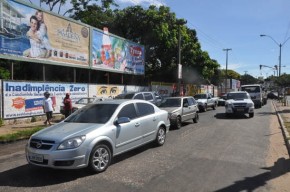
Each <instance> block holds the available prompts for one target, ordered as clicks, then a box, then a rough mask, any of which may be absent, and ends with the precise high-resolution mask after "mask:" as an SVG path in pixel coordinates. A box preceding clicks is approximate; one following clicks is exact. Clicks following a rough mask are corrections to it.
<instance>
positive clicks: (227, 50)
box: [223, 49, 232, 93]
mask: <svg viewBox="0 0 290 192" xmlns="http://www.w3.org/2000/svg"><path fill="white" fill-rule="evenodd" d="M231 50H232V49H223V51H226V52H227V54H226V87H225V93H227V92H228V91H227V89H228V52H229V51H231Z"/></svg>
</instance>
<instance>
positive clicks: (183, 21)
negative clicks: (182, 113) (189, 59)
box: [177, 19, 187, 96]
mask: <svg viewBox="0 0 290 192" xmlns="http://www.w3.org/2000/svg"><path fill="white" fill-rule="evenodd" d="M186 23H187V21H186V20H183V19H179V20H177V25H178V64H177V73H178V74H177V77H178V92H179V96H180V94H181V91H180V90H181V80H182V64H181V32H180V27H181V26H182V25H184V24H186Z"/></svg>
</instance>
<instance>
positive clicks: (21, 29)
mask: <svg viewBox="0 0 290 192" xmlns="http://www.w3.org/2000/svg"><path fill="white" fill-rule="evenodd" d="M0 6H1V9H0V15H1V18H2V20H1V23H0V41H1V44H0V56H1V54H4V55H9V56H19V57H24V58H25V59H31V60H32V61H35V62H37V60H44V61H51V62H54V63H55V64H58V65H70V64H73V65H81V66H87V67H89V43H90V42H89V40H90V37H89V36H90V31H89V27H87V26H85V25H81V24H79V23H76V22H73V21H70V20H66V19H64V18H61V17H58V16H55V15H52V14H49V13H47V12H43V11H41V10H37V9H35V8H32V7H29V6H28V5H24V4H21V3H18V2H15V1H12V0H3V1H0Z"/></svg>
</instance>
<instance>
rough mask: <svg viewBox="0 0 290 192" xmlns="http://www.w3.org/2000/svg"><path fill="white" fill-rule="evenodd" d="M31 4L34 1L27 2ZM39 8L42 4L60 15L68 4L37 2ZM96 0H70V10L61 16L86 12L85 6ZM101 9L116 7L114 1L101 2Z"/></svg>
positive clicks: (48, 0) (63, 0)
mask: <svg viewBox="0 0 290 192" xmlns="http://www.w3.org/2000/svg"><path fill="white" fill-rule="evenodd" d="M29 2H30V3H31V4H34V5H36V6H38V5H37V4H35V1H33V2H34V3H33V2H32V1H31V0H29ZM38 2H39V7H41V6H42V3H44V4H46V5H47V6H48V8H49V11H55V9H57V11H56V13H57V14H60V11H61V9H62V8H63V6H64V5H65V4H68V0H39V1H38ZM97 2H98V0H70V4H71V8H69V9H67V10H65V11H64V13H63V15H66V14H67V13H70V14H72V13H73V12H79V11H81V10H86V9H87V6H89V5H90V4H94V3H97ZM101 5H102V7H109V6H110V5H115V6H116V7H117V6H118V5H117V4H116V3H115V1H114V0H101Z"/></svg>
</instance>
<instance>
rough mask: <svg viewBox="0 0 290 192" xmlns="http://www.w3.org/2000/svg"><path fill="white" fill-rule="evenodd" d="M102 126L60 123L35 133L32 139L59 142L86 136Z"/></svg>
mask: <svg viewBox="0 0 290 192" xmlns="http://www.w3.org/2000/svg"><path fill="white" fill-rule="evenodd" d="M104 125H105V124H95V123H94V124H92V123H69V122H60V123H58V124H55V125H53V126H51V127H48V128H44V129H42V130H41V131H38V132H36V133H35V134H33V135H32V137H33V138H41V139H42V140H45V139H47V140H54V141H56V142H61V141H63V140H66V139H69V138H72V137H76V136H81V135H86V134H87V133H89V132H91V131H93V130H95V129H99V128H101V127H103V126H104Z"/></svg>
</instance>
